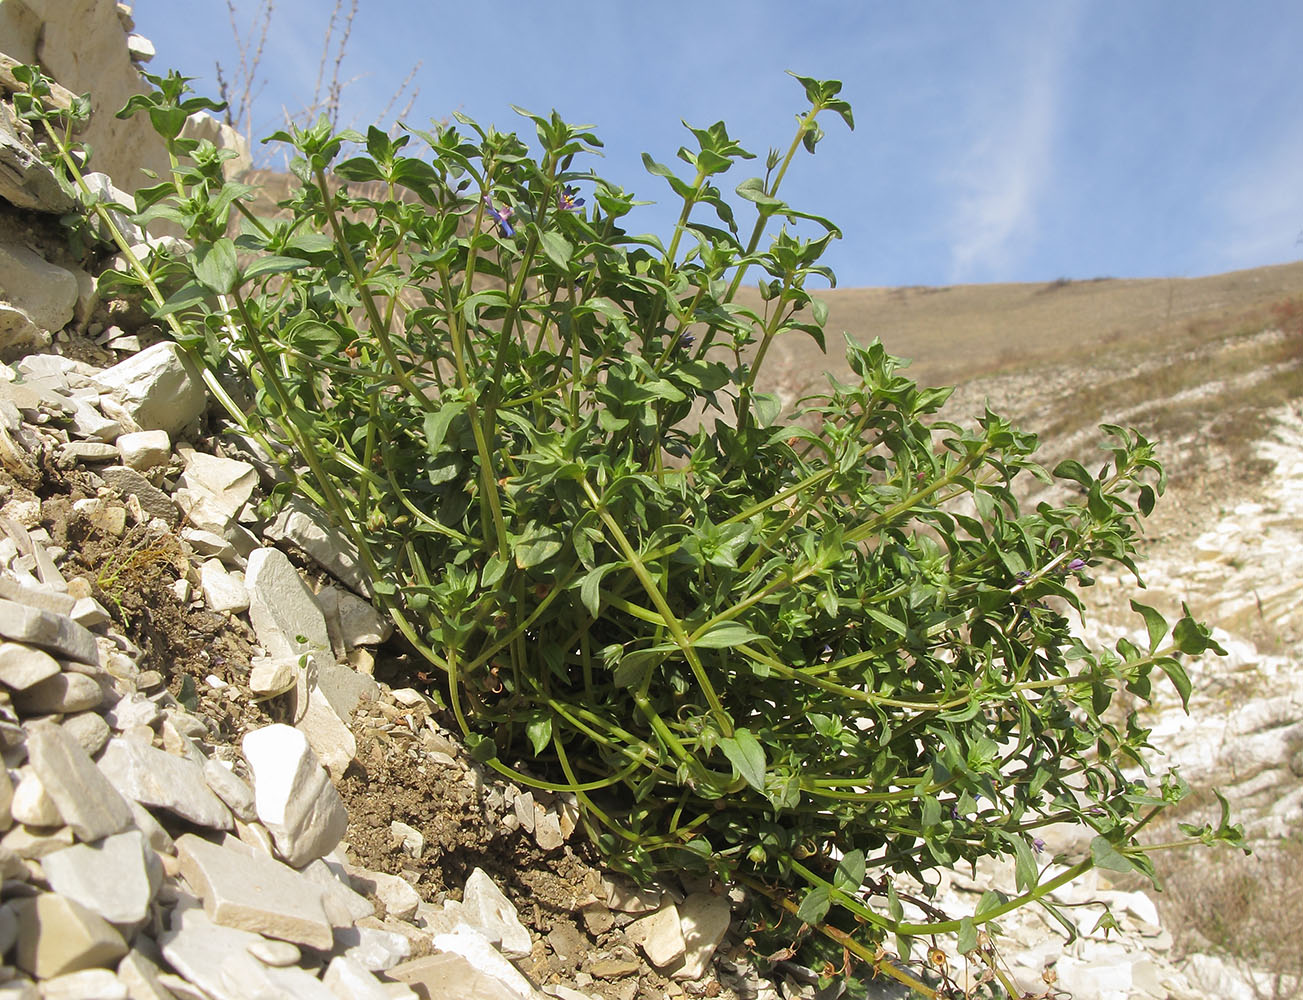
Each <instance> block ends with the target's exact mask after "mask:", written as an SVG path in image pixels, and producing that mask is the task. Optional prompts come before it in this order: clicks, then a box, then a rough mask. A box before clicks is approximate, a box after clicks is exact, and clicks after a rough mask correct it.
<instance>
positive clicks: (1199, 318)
mask: <svg viewBox="0 0 1303 1000" xmlns="http://www.w3.org/2000/svg"><path fill="white" fill-rule="evenodd" d="M815 295H816V296H817V297H818V298H821V299H823V300H824V301H826V302H827V303H828V315H829V319H828V326H827V331H828V354H829V357H828V359H827V360H826V361H825V360H824V359H823V358H821V357H820V356H819V353H818V350H817V348H815V347H814V345H813V344H812V343H811V342H810V341H809V340H808V339H806V338H800V339H797V338H787V339H785V340H783V341H780V342H779V343H778V344H776V345H775V350H778V351H780V352H781V357H782V359H783V367H785V368H788V369H789V370H790V371H793V374H795V372H797V371H809V370H810V369H812V368H813V369H815V370H816V371H818V370H822V369H824V368H825V367H826V368H829V369H831V370H832V371H834V372H837V371H845V370H846V369H845V364H844V361H843V360H842V357H841V343H842V341H841V333H842V331H846V332H847V333H849V334H851V335H852V336H853V337H854V338H855V339H856V340H859V341H862V342H865V343H867V342H868V341H870V340H872V339H873V338H874V337H880V338H882V342H883V344H884V345H885V346H886V347H887V349H888V351H890V352H891V353H892V354H896V355H901V356H904V357H907V358H911V359H912V360H913V364H912V366H911V369H910V374H911V376H912V377H913V378H915V379H917V380H918V381H920V382H925V383H928V384H953V383H956V382H962V381H966V380H969V379H971V378H974V377H979V376H983V375H989V374H994V373H997V372H1007V371H1011V370H1019V369H1025V368H1027V367H1029V366H1031V365H1035V364H1037V363H1046V362H1050V363H1052V362H1059V361H1061V362H1072V363H1081V362H1086V361H1089V360H1091V357H1092V356H1094V355H1102V354H1105V353H1110V354H1111V353H1115V352H1129V351H1131V350H1134V349H1136V348H1137V347H1139V348H1146V349H1148V348H1154V347H1156V346H1158V345H1159V344H1171V343H1174V342H1177V341H1180V340H1183V339H1185V338H1187V337H1188V336H1190V334H1191V332H1192V329H1194V330H1196V331H1197V330H1199V329H1203V330H1211V329H1212V328H1214V327H1225V326H1226V325H1227V324H1234V323H1239V322H1241V321H1250V320H1249V317H1250V315H1251V314H1254V313H1260V314H1261V315H1262V317H1263V319H1264V321H1265V319H1266V318H1267V316H1268V312H1267V310H1268V307H1269V306H1270V305H1271V304H1273V303H1275V302H1278V301H1280V300H1282V299H1286V298H1290V297H1295V296H1299V295H1303V262H1297V263H1292V264H1281V265H1278V266H1275V267H1262V268H1255V269H1253V270H1248V271H1233V272H1231V273H1229V274H1221V275H1214V276H1211V277H1206V278H1147V279H1099V280H1094V281H1068V282H1051V283H1049V284H1000V285H955V286H950V287H938V288H926V287H917V288H848V289H831V290H822V291H816V292H815ZM777 367H778V366H777V365H775V369H776V368H777Z"/></svg>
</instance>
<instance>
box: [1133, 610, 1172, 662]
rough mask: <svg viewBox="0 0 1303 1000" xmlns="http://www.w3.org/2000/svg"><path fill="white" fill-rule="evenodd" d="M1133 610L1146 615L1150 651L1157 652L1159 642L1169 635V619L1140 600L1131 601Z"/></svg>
mask: <svg viewBox="0 0 1303 1000" xmlns="http://www.w3.org/2000/svg"><path fill="white" fill-rule="evenodd" d="M1131 610H1132V611H1135V612H1137V613H1138V614H1140V615H1141V616H1143V617H1144V619H1145V628H1146V629H1147V630H1148V631H1149V651H1150V652H1151V653H1155V652H1157V651H1158V644H1159V643H1160V642H1162V641H1163V639H1164V638H1165V637H1166V636H1167V620H1166V619H1165V618H1163V616H1162V615H1161V614H1159V613H1158V612H1157V611H1155V610H1154V609H1153V608H1151V607H1148V606H1147V605H1144V604H1141V603H1140V602H1139V601H1135V600H1133V601H1132V602H1131Z"/></svg>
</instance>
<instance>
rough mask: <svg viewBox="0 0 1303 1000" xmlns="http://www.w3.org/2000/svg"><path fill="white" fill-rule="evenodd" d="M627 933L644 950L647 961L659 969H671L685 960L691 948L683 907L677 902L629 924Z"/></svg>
mask: <svg viewBox="0 0 1303 1000" xmlns="http://www.w3.org/2000/svg"><path fill="white" fill-rule="evenodd" d="M625 934H626V935H627V936H628V938H629V940H630V941H632V942H633V943H634V944H636V945H637V946H638V947H639V948H641V949H642V950H643V954H644V955H646V956H647V961H649V962H651V964H652V965H654V966H656V968H658V969H669V968H670V967H672V966H673V965H675V963H677V962H680V961H682V960H683V955H684V952H685V951H686V950H687V942H685V941H684V940H683V930H682V926H681V922H680V918H679V908H678V907H677V906H675V905H674V904H673V903H667V904H666V905H665V906H662V907H661V908H660V909H659V910H657V911H656V912H655V913H649V914H648V915H647V916H645V917H639V918H638V919H637V920H635V921H634V922H633V923H631V924H630V925H629V927H628V929H627V930H626V931H625Z"/></svg>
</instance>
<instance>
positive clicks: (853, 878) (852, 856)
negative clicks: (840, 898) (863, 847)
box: [833, 851, 864, 893]
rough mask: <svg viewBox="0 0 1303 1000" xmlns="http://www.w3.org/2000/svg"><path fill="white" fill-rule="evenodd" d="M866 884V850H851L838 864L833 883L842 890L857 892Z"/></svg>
mask: <svg viewBox="0 0 1303 1000" xmlns="http://www.w3.org/2000/svg"><path fill="white" fill-rule="evenodd" d="M863 884H864V852H863V851H849V852H847V853H846V855H845V856H844V857H843V858H842V859H841V861H839V862H838V864H837V874H836V875H835V876H833V885H834V886H836V887H837V888H838V889H840V890H841V891H842V892H848V893H849V892H857V891H859V888H860V886H862V885H863Z"/></svg>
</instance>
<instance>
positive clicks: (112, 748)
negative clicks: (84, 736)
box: [99, 736, 235, 830]
mask: <svg viewBox="0 0 1303 1000" xmlns="http://www.w3.org/2000/svg"><path fill="white" fill-rule="evenodd" d="M99 768H100V770H101V771H102V772H103V773H104V775H105V776H106V777H107V778H108V779H109V781H111V782H112V783H113V786H114V787H115V788H117V789H118V791H120V792H121V793H122V794H123V795H125V796H126V797H128V798H131V799H134V800H135V801H137V802H139V803H140V804H141V805H144V806H153V807H155V808H159V809H166V810H168V811H169V812H172V813H175V814H176V815H177V816H180V817H182V818H183V819H188V820H190V822H192V823H197V824H198V825H199V826H205V827H208V828H209V829H211V830H230V829H233V828H234V826H235V820H234V819H233V818H232V816H231V811H230V810H229V809H227V808H226V803H224V802H223V801H222V800H221V799H219V798H218V797H217V796H216V795H214V794H213V793H212V791H210V790H209V788H208V783H207V781H205V779H204V771H203V768H202V767H200V766H199V765H198V764H196V763H195V762H194V761H191V760H188V759H186V758H185V757H178V756H176V755H175V754H170V753H168V752H167V751H165V750H159V749H158V748H156V747H152V746H149V745H147V744H145V743H141V742H139V741H137V740H134V739H127V738H125V737H121V736H119V737H115V738H114V739H111V740H109V745H108V746H106V747H105V748H104V752H103V753H102V754H101V755H100V760H99Z"/></svg>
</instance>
